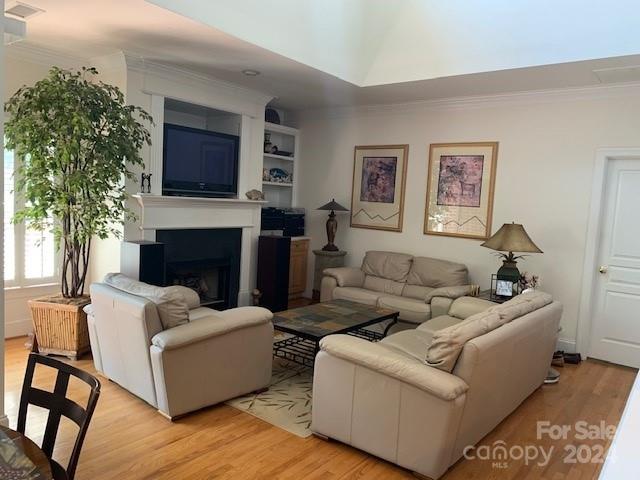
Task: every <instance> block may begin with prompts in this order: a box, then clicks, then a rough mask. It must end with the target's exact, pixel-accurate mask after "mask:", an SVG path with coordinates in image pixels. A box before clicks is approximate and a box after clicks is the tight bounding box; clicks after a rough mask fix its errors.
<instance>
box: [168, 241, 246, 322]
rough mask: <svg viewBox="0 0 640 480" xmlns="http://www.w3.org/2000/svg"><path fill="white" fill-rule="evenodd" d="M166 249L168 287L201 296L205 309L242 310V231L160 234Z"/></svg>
mask: <svg viewBox="0 0 640 480" xmlns="http://www.w3.org/2000/svg"><path fill="white" fill-rule="evenodd" d="M156 242H159V243H161V244H163V245H164V284H165V285H184V286H186V287H189V288H192V289H193V290H195V291H196V292H197V293H198V294H199V295H200V301H201V304H202V306H208V307H211V308H215V309H216V310H223V309H226V308H234V307H237V306H238V292H239V290H240V255H241V249H242V229H241V228H215V229H181V230H157V231H156Z"/></svg>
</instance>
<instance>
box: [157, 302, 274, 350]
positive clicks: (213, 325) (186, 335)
mask: <svg viewBox="0 0 640 480" xmlns="http://www.w3.org/2000/svg"><path fill="white" fill-rule="evenodd" d="M272 318H273V314H272V313H271V312H270V311H269V310H267V309H266V308H261V307H239V308H231V309H229V310H224V311H222V312H216V313H215V315H213V314H212V315H211V316H210V317H204V318H199V319H197V320H193V321H191V322H189V323H186V324H184V325H179V326H177V327H174V328H170V329H168V330H164V331H162V332H160V333H158V334H156V335H155V336H154V337H153V338H152V339H151V343H152V344H153V345H155V346H156V347H158V348H160V349H162V350H173V349H175V348H180V347H184V346H186V345H191V344H192V343H196V342H200V341H203V340H206V339H208V338H211V337H217V336H220V335H224V334H226V333H229V332H233V331H234V330H239V329H241V328H247V327H253V326H255V325H261V324H264V323H268V322H269V321H270V320H271V319H272Z"/></svg>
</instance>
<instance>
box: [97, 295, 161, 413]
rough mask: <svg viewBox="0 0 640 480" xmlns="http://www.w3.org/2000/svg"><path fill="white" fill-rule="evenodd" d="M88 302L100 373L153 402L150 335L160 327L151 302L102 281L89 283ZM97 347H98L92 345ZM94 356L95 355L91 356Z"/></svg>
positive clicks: (159, 329) (154, 391)
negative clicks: (89, 294) (91, 314)
mask: <svg viewBox="0 0 640 480" xmlns="http://www.w3.org/2000/svg"><path fill="white" fill-rule="evenodd" d="M91 306H92V309H93V315H94V321H93V322H90V323H89V328H90V329H91V328H95V332H94V333H95V335H90V337H92V341H93V340H97V342H98V345H92V346H91V348H92V351H94V352H95V351H96V350H99V355H100V362H99V363H100V366H101V368H102V373H104V374H105V376H107V377H108V378H109V380H112V381H114V382H116V383H117V384H118V385H121V386H122V387H124V388H126V389H127V390H129V391H130V392H131V393H133V394H134V395H137V396H138V397H140V398H142V399H143V400H144V401H146V402H147V403H149V404H150V405H153V406H156V405H157V399H156V388H155V382H154V379H153V369H152V367H151V356H150V354H149V347H150V346H151V339H152V338H153V337H154V336H155V335H156V334H157V333H159V332H161V331H162V324H161V323H160V318H159V317H158V309H157V308H156V306H155V304H154V303H153V302H151V301H149V300H147V299H146V298H144V297H139V296H137V295H132V294H130V293H126V292H123V291H122V290H118V289H117V288H113V287H111V286H109V285H106V284H104V283H93V284H91ZM96 347H98V348H96ZM94 360H95V359H94Z"/></svg>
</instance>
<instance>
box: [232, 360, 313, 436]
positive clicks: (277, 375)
mask: <svg viewBox="0 0 640 480" xmlns="http://www.w3.org/2000/svg"><path fill="white" fill-rule="evenodd" d="M312 386H313V370H312V369H310V368H308V367H303V366H301V365H298V364H296V363H293V362H290V361H288V360H284V359H281V358H274V360H273V373H272V375H271V385H270V387H269V390H267V391H265V392H262V393H258V394H250V395H245V396H244V397H238V398H234V399H233V400H229V401H228V402H226V403H227V405H231V406H232V407H234V408H237V409H238V410H241V411H243V412H246V413H248V414H250V415H253V416H254V417H258V418H260V419H262V420H264V421H265V422H268V423H270V424H271V425H275V426H276V427H278V428H282V429H283V430H286V431H288V432H291V433H293V434H294V435H297V436H299V437H302V438H306V437H308V436H310V435H311V430H310V427H311V388H312Z"/></svg>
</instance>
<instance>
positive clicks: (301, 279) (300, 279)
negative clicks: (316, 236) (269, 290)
mask: <svg viewBox="0 0 640 480" xmlns="http://www.w3.org/2000/svg"><path fill="white" fill-rule="evenodd" d="M308 253H309V240H308V239H300V240H294V239H292V241H291V250H290V259H289V298H300V297H301V296H302V295H303V294H304V291H305V290H306V289H307V256H308Z"/></svg>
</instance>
